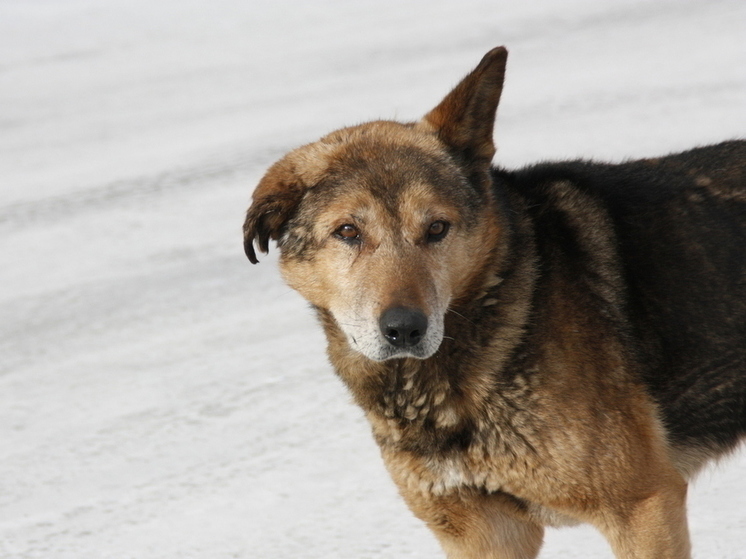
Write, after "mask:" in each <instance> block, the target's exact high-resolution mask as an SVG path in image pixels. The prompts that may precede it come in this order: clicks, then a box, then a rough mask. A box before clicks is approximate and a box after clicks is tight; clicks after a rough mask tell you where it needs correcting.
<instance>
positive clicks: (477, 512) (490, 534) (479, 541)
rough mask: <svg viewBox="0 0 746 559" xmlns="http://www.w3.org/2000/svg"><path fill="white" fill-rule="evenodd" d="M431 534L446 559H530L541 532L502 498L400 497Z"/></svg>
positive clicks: (460, 494)
mask: <svg viewBox="0 0 746 559" xmlns="http://www.w3.org/2000/svg"><path fill="white" fill-rule="evenodd" d="M403 496H404V498H405V500H406V501H407V503H408V504H409V506H410V508H411V509H412V511H413V512H414V513H415V514H416V515H417V516H418V517H419V518H421V519H422V520H424V521H425V522H426V523H427V525H428V526H429V527H430V529H431V530H432V531H433V532H434V533H435V535H436V536H437V538H438V540H439V541H440V544H441V546H442V547H443V549H444V550H445V552H446V554H447V556H448V559H534V558H535V557H536V556H537V555H538V554H539V549H540V548H541V544H542V541H543V539H544V528H543V527H542V526H539V525H538V524H535V523H533V522H530V521H529V520H527V519H526V518H525V517H524V515H523V513H522V511H521V510H520V507H519V506H518V505H517V504H516V502H515V501H514V500H513V499H512V498H510V497H508V496H507V495H503V494H484V493H481V492H478V491H475V490H468V489H462V490H458V491H456V492H454V493H453V494H449V495H445V496H432V495H428V494H423V493H420V492H417V493H409V494H403Z"/></svg>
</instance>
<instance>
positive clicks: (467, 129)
mask: <svg viewBox="0 0 746 559" xmlns="http://www.w3.org/2000/svg"><path fill="white" fill-rule="evenodd" d="M507 58H508V51H507V50H506V49H505V47H497V48H494V49H492V50H491V51H489V52H488V53H487V54H485V55H484V58H482V61H481V62H480V63H479V65H478V66H477V67H476V68H475V69H474V70H473V71H472V72H471V73H470V74H469V75H468V76H466V77H465V78H464V79H463V80H461V83H459V84H458V85H457V86H456V87H455V88H454V89H453V91H451V92H450V93H449V94H448V95H447V96H446V97H445V99H443V101H441V103H440V104H439V105H438V106H437V107H435V108H434V109H433V110H432V111H430V112H429V113H428V114H427V115H425V118H424V119H423V121H422V124H423V125H425V126H428V125H429V126H432V127H434V128H435V130H436V131H437V134H438V137H439V138H440V140H441V141H442V142H443V143H444V144H446V146H448V147H449V148H450V150H451V152H452V153H453V154H454V155H455V156H456V157H457V158H459V159H460V160H461V161H462V162H463V163H465V164H467V165H468V166H470V167H472V168H473V169H474V170H477V169H481V170H484V169H486V168H489V166H490V163H491V162H492V158H493V157H494V155H495V143H494V141H493V139H492V133H493V130H494V125H495V113H496V111H497V104H498V103H499V101H500V94H501V93H502V90H503V80H504V79H505V63H506V60H507Z"/></svg>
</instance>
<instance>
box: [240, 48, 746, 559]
mask: <svg viewBox="0 0 746 559" xmlns="http://www.w3.org/2000/svg"><path fill="white" fill-rule="evenodd" d="M506 57H507V52H506V50H505V49H504V48H497V49H494V50H492V51H490V52H489V53H488V54H487V55H486V56H485V57H484V59H483V60H482V62H481V63H480V64H479V66H478V67H477V68H476V69H475V70H474V71H473V72H472V73H471V74H469V75H468V76H467V77H466V78H465V79H464V80H463V81H462V82H461V83H460V84H459V85H458V86H457V87H456V88H455V89H454V90H453V91H452V92H451V93H450V94H449V95H448V96H447V97H446V98H445V99H444V100H443V101H442V102H441V104H440V105H438V106H437V107H436V108H435V109H434V110H433V111H431V112H430V113H428V114H427V115H426V116H425V117H424V119H422V120H421V121H420V122H417V123H408V124H399V123H396V122H385V121H378V122H371V123H368V124H364V125H361V126H355V127H351V128H345V129H342V130H338V131H336V132H333V133H332V134H329V135H328V136H326V137H324V138H322V139H321V140H320V141H318V142H316V143H313V144H310V145H306V146H303V147H300V148H298V149H296V150H294V151H292V152H291V153H289V154H288V155H287V156H285V157H284V158H283V159H281V160H280V161H279V162H277V163H276V164H275V165H273V166H272V167H271V168H270V169H269V171H268V172H267V174H266V175H265V177H264V178H263V179H262V181H261V182H260V184H259V186H258V187H257V189H256V191H255V192H254V196H253V204H252V206H251V207H250V208H249V211H248V214H247V218H246V222H245V225H244V233H245V239H244V240H245V249H246V253H247V255H248V257H249V259H250V260H251V261H252V262H254V263H255V262H256V253H255V249H254V243H255V242H257V243H258V247H259V248H260V249H261V250H262V251H264V252H266V251H267V248H268V244H269V241H270V240H271V239H274V240H276V241H278V244H279V247H280V252H281V260H280V263H281V269H282V272H283V275H284V277H285V279H286V280H287V282H288V283H289V284H290V285H291V286H292V287H293V288H295V289H297V290H298V291H299V292H300V293H301V294H302V295H303V296H305V297H306V299H308V301H310V303H311V304H312V305H313V307H314V308H315V309H316V311H317V312H318V316H319V318H320V320H321V323H322V324H323V327H324V329H325V331H326V335H327V338H328V342H329V346H328V353H329V357H330V359H331V362H332V364H333V365H334V368H335V369H336V372H337V373H338V374H339V376H340V377H341V378H342V380H343V381H344V382H345V383H346V384H347V386H348V387H349V389H350V391H351V392H352V394H353V396H354V398H355V400H356V402H357V403H358V404H359V405H360V406H361V407H362V408H363V410H364V411H365V413H366V414H367V417H368V419H369V420H370V423H371V425H372V428H373V434H374V436H375V438H376V441H377V442H378V444H379V445H380V447H381V452H382V455H383V459H384V461H385V464H386V466H387V468H388V469H389V471H390V473H391V476H392V477H393V479H394V481H395V482H396V484H397V486H398V487H399V490H400V492H401V494H402V496H403V497H404V499H405V500H406V502H407V503H408V505H409V506H410V508H411V509H412V511H413V512H414V513H415V514H416V515H417V516H418V517H420V518H421V519H422V520H424V521H425V522H426V523H427V524H428V525H429V527H430V528H431V529H432V530H433V531H434V533H435V534H436V536H437V537H438V539H439V540H440V542H441V544H442V546H443V548H444V549H445V550H446V552H447V554H448V557H450V558H453V559H455V558H459V559H466V558H470V559H488V558H529V557H535V556H536V555H537V554H538V551H539V547H540V546H541V542H542V536H543V530H544V526H546V525H559V524H564V523H573V522H589V523H591V524H593V525H595V526H596V527H597V528H598V529H599V530H600V531H601V532H602V533H603V534H604V535H605V536H606V538H607V539H608V541H609V543H610V544H611V546H612V548H613V549H614V551H615V553H616V555H617V556H618V557H623V558H637V559H640V558H650V559H652V558H655V559H664V558H678V559H680V558H685V557H688V556H689V553H690V552H689V540H688V533H687V525H686V515H685V501H686V489H687V481H686V480H687V479H689V478H690V477H691V476H692V475H693V474H694V473H695V472H696V471H697V470H698V469H699V468H700V467H701V466H702V465H703V464H704V462H705V461H707V460H708V459H711V458H715V457H717V456H720V455H722V454H723V453H726V452H728V451H730V450H731V449H733V448H734V447H735V446H736V445H737V443H738V441H739V439H740V438H741V437H742V436H743V435H744V432H746V187H744V169H745V168H746V142H743V141H731V142H726V143H723V144H720V145H716V146H710V147H705V148H699V149H694V150H691V151H688V152H686V153H681V154H678V155H671V156H668V157H661V158H656V159H646V160H641V161H635V162H631V163H624V164H621V165H604V164H595V163H588V162H582V161H577V162H566V163H556V164H555V163H549V164H541V165H537V166H534V167H529V168H527V169H524V170H521V171H517V172H509V171H505V170H501V169H496V168H491V167H490V165H491V160H492V157H493V155H494V153H495V147H494V144H493V140H492V131H493V122H494V114H495V111H496V108H497V104H498V101H499V98H500V93H501V90H502V83H503V77H504V70H505V61H506Z"/></svg>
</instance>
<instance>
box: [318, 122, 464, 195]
mask: <svg viewBox="0 0 746 559" xmlns="http://www.w3.org/2000/svg"><path fill="white" fill-rule="evenodd" d="M310 151H311V152H314V153H315V154H316V155H321V157H320V159H321V160H319V159H317V160H315V161H313V164H314V165H315V169H314V170H315V173H316V176H315V177H314V178H315V179H316V184H315V189H316V190H318V191H323V192H324V196H326V197H329V196H331V197H334V196H337V195H341V196H344V195H346V194H347V193H349V192H351V191H354V190H364V191H366V192H368V193H370V194H372V195H373V196H377V197H380V198H381V199H384V200H385V199H389V198H398V197H399V196H400V195H402V194H403V193H404V192H405V191H407V190H409V189H411V188H413V187H416V188H418V189H419V190H420V191H421V190H422V186H423V185H427V186H428V187H429V189H430V191H431V192H433V193H434V194H435V193H437V195H438V196H439V197H441V198H447V199H452V198H460V197H461V196H463V192H464V188H463V186H464V184H463V183H464V182H465V179H464V177H463V174H462V173H461V171H460V169H459V168H458V166H457V165H456V164H455V163H454V161H453V160H452V159H451V157H450V155H449V154H448V152H447V151H446V150H445V148H444V146H443V145H442V144H441V143H440V142H439V141H438V140H437V138H436V137H435V136H434V135H433V134H431V133H429V132H428V131H425V130H422V129H421V128H420V127H419V125H417V124H410V125H407V124H400V123H395V122H386V121H379V122H373V123H368V124H363V125H360V126H356V127H352V128H345V129H342V130H338V131H336V132H333V133H332V134H330V135H328V136H326V137H324V138H322V139H321V140H320V141H319V142H317V144H313V145H311V146H310ZM309 163H310V162H309Z"/></svg>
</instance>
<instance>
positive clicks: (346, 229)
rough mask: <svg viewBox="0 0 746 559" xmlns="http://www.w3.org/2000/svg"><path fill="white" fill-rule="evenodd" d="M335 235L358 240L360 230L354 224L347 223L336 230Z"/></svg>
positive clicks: (344, 239)
mask: <svg viewBox="0 0 746 559" xmlns="http://www.w3.org/2000/svg"><path fill="white" fill-rule="evenodd" d="M334 235H335V236H336V237H337V238H339V239H342V240H343V241H358V240H360V231H358V229H357V227H355V226H354V225H350V224H349V223H345V224H344V225H343V226H342V227H340V228H339V229H337V230H336V231H335V232H334Z"/></svg>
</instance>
